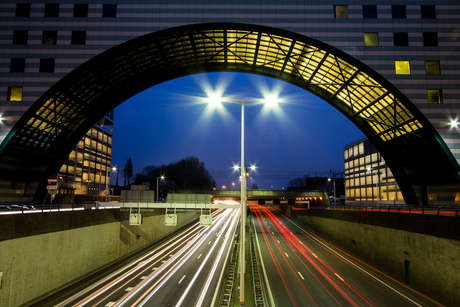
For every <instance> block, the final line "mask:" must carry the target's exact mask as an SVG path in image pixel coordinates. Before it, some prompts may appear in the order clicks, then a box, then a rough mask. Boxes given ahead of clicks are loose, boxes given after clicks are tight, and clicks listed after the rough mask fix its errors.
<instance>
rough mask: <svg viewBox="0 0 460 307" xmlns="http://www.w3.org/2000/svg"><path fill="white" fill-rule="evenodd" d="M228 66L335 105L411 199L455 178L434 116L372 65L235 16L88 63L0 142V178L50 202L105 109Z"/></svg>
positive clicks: (163, 33)
mask: <svg viewBox="0 0 460 307" xmlns="http://www.w3.org/2000/svg"><path fill="white" fill-rule="evenodd" d="M220 71H231V72H243V73H252V74H259V75H264V76H267V77H272V78H276V79H279V80H283V81H286V82H288V83H291V84H294V85H296V86H298V87H301V88H303V89H305V90H307V91H309V92H311V93H313V94H315V95H317V96H318V97H320V98H322V99H324V100H325V101H326V102H328V103H330V104H331V105H332V106H334V107H335V108H336V109H337V110H339V111H340V112H341V113H343V114H344V115H345V116H346V117H348V118H349V119H350V120H351V121H352V122H353V123H354V124H355V125H356V126H357V127H358V128H359V129H361V131H362V132H363V133H364V134H365V135H366V136H367V137H368V138H369V139H370V140H371V142H372V143H373V144H374V145H375V146H376V148H377V149H378V150H379V151H380V153H381V154H382V156H383V158H384V159H385V161H386V163H387V165H388V166H389V167H390V169H391V170H392V172H393V174H394V176H395V178H396V180H397V183H398V185H399V186H400V188H401V190H402V192H403V195H404V197H405V200H406V202H408V203H412V204H415V203H420V195H417V193H416V191H417V189H418V188H417V187H420V186H422V187H425V190H426V187H427V186H431V185H438V184H442V183H445V184H452V183H455V182H456V179H457V178H456V174H457V171H458V170H459V167H458V163H457V162H456V160H455V159H454V157H453V155H452V154H451V152H450V150H449V149H448V148H447V146H446V144H445V143H444V141H443V139H442V138H441V137H440V136H439V134H438V133H437V131H436V130H435V129H434V127H433V126H432V124H431V123H430V122H429V121H428V120H427V119H426V117H425V116H424V115H423V114H422V113H421V111H420V110H419V109H418V108H417V107H416V106H415V105H414V104H413V103H412V102H411V101H410V100H409V99H408V98H407V97H406V96H405V95H404V94H402V93H401V92H400V91H399V90H398V89H397V88H396V87H395V86H394V85H392V84H391V83H390V82H389V81H387V80H386V79H385V78H383V77H382V76H381V75H379V74H378V73H376V72H375V71H374V70H373V69H371V68H370V67H368V66H367V65H365V64H363V63H362V62H360V61H359V60H357V59H356V58H354V57H352V56H350V55H348V54H346V53H344V52H343V51H341V50H338V49H336V48H334V47H332V46H330V45H328V44H325V43H322V42H320V41H318V40H315V39H312V38H309V37H306V36H303V35H300V34H298V33H294V32H290V31H286V30H281V29H277V28H271V27H265V26H257V25H252V24H235V23H207V24H194V25H187V26H181V27H176V28H169V29H165V30H160V31H157V32H153V33H151V34H147V35H144V36H141V37H138V38H135V39H132V40H129V41H127V42H125V43H122V44H120V45H117V46H115V47H112V48H111V49H109V50H107V51H105V52H103V53H101V54H99V55H97V56H95V57H93V58H92V59H90V60H89V61H87V62H85V63H84V64H82V65H80V66H79V67H77V68H76V69H74V70H73V71H72V72H70V73H69V74H67V75H66V76H65V77H63V78H62V79H60V80H59V81H58V82H57V83H55V84H54V85H53V86H52V87H51V88H50V89H49V90H48V91H46V92H45V93H44V94H43V95H42V96H41V97H40V98H39V99H38V100H37V101H36V102H35V103H34V104H33V105H32V106H31V107H30V108H29V109H28V110H27V111H26V113H25V114H24V115H23V116H22V117H21V118H20V120H19V121H18V122H17V123H16V125H15V126H14V128H13V129H12V130H11V131H10V132H9V134H8V135H7V137H6V139H5V140H4V141H3V143H2V145H1V148H0V150H1V152H0V174H1V175H0V176H1V177H2V179H9V180H21V181H24V182H28V183H29V184H30V186H33V187H36V189H32V191H33V190H35V194H34V197H33V202H40V201H43V199H44V197H45V193H46V186H45V185H46V178H47V177H48V176H49V175H51V174H55V173H57V171H58V170H59V168H60V166H61V164H62V163H63V161H64V159H65V158H66V157H67V155H68V154H69V152H70V151H71V149H72V147H73V146H75V144H77V142H78V141H79V140H80V139H81V137H82V135H84V134H85V133H86V132H87V131H88V130H89V129H90V128H91V127H92V126H93V125H94V124H95V123H96V122H97V121H98V120H99V119H100V118H101V117H102V116H103V115H104V114H106V113H108V112H110V111H111V110H112V109H114V108H115V107H116V106H118V105H119V104H121V103H122V102H124V101H125V100H127V99H128V98H130V97H131V96H134V95H136V94H137V93H139V92H141V91H143V90H145V89H147V88H149V87H152V86H154V85H157V84H160V83H162V82H165V81H168V80H171V79H175V78H178V77H182V76H187V75H191V74H198V73H207V72H220ZM422 190H423V189H422Z"/></svg>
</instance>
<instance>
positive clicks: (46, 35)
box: [42, 31, 57, 45]
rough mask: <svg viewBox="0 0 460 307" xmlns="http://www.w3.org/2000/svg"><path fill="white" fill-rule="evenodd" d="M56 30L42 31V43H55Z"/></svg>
mask: <svg viewBox="0 0 460 307" xmlns="http://www.w3.org/2000/svg"><path fill="white" fill-rule="evenodd" d="M56 40H57V31H43V36H42V44H43V45H56Z"/></svg>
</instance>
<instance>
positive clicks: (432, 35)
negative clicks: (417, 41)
mask: <svg viewBox="0 0 460 307" xmlns="http://www.w3.org/2000/svg"><path fill="white" fill-rule="evenodd" d="M423 46H425V47H436V46H438V33H436V32H425V33H423Z"/></svg>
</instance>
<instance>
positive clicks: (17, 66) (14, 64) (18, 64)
mask: <svg viewBox="0 0 460 307" xmlns="http://www.w3.org/2000/svg"><path fill="white" fill-rule="evenodd" d="M25 68H26V59H25V58H20V59H11V62H10V72H24V70H25Z"/></svg>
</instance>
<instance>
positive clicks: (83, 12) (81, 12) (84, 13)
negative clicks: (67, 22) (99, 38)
mask: <svg viewBox="0 0 460 307" xmlns="http://www.w3.org/2000/svg"><path fill="white" fill-rule="evenodd" d="M73 17H88V4H74V5H73Z"/></svg>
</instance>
